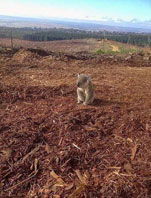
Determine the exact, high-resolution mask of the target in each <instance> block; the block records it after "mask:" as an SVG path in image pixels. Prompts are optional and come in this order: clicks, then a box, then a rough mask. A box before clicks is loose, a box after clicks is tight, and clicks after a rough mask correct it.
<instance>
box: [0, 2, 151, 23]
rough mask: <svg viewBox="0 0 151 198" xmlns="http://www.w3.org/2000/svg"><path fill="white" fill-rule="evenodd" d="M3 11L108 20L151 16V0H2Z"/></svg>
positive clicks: (141, 18) (7, 12)
mask: <svg viewBox="0 0 151 198" xmlns="http://www.w3.org/2000/svg"><path fill="white" fill-rule="evenodd" d="M0 14H1V15H10V16H28V17H59V18H72V19H89V20H106V19H109V18H112V19H114V20H116V19H119V18H120V19H123V20H128V21H129V20H132V19H134V18H136V19H139V20H142V21H143V20H151V0H0Z"/></svg>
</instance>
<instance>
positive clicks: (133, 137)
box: [0, 50, 151, 198]
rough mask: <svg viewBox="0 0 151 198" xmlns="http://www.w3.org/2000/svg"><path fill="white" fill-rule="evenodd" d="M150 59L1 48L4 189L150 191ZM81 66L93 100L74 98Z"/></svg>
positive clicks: (32, 192)
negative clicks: (90, 84)
mask: <svg viewBox="0 0 151 198" xmlns="http://www.w3.org/2000/svg"><path fill="white" fill-rule="evenodd" d="M78 57H79V58H78ZM150 65H151V63H150V62H144V61H138V59H137V58H136V60H135V58H134V59H132V60H129V61H125V60H121V59H118V58H116V57H99V56H96V57H91V56H89V55H88V56H87V58H86V55H83V56H82V55H79V54H78V55H75V56H74V57H71V56H70V55H68V56H67V55H60V54H51V55H49V56H46V55H45V56H41V55H39V54H38V53H35V52H31V51H30V50H29V51H28V50H21V51H19V52H17V53H16V54H12V55H11V54H9V53H4V54H1V55H0V80H1V86H0V94H1V95H0V108H1V110H0V164H1V165H0V193H1V196H2V197H6V196H8V195H10V196H14V197H17V196H18V197H33V198H35V197H38V198H39V197H54V198H59V197H61V198H69V197H71V198H83V197H85V198H89V197H90V198H96V197H97V198H100V197H104V198H110V197H114V198H115V197H120V198H129V197H131V198H133V197H140V198H145V197H146V198H147V197H150V196H151V190H150V189H151V179H150V178H151V173H150V168H151V155H150V150H151V139H150V138H151V101H150V98H151V92H150V90H151V67H150ZM78 72H81V73H88V74H91V76H92V79H93V82H94V85H95V89H96V99H95V102H94V104H93V105H92V106H86V107H85V106H82V105H77V103H76V75H77V73H78Z"/></svg>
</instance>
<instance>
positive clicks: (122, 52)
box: [96, 47, 143, 55]
mask: <svg viewBox="0 0 151 198" xmlns="http://www.w3.org/2000/svg"><path fill="white" fill-rule="evenodd" d="M139 52H140V51H139V50H137V49H131V48H124V47H119V48H118V51H113V50H112V49H106V50H105V49H99V50H97V51H96V54H98V55H102V54H107V55H128V54H130V53H139ZM141 53H143V52H141Z"/></svg>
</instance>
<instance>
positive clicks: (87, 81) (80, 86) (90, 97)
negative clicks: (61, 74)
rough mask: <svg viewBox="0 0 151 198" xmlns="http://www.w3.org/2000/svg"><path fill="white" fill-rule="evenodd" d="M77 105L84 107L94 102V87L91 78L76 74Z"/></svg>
mask: <svg viewBox="0 0 151 198" xmlns="http://www.w3.org/2000/svg"><path fill="white" fill-rule="evenodd" d="M77 96H78V98H77V103H78V104H80V103H83V104H84V105H89V104H92V103H93V101H94V87H93V84H92V81H91V77H90V76H88V75H85V74H78V80H77Z"/></svg>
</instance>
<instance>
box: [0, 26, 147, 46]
mask: <svg viewBox="0 0 151 198" xmlns="http://www.w3.org/2000/svg"><path fill="white" fill-rule="evenodd" d="M11 32H12V35H13V38H19V39H23V40H29V41H55V40H70V39H85V38H96V39H108V40H113V41H117V42H121V43H128V44H132V45H137V46H144V47H145V46H150V47H151V34H145V33H123V32H122V33H121V32H107V31H104V32H102V31H83V30H77V29H63V28H60V29H57V28H52V29H43V28H8V27H0V38H10V36H11Z"/></svg>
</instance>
